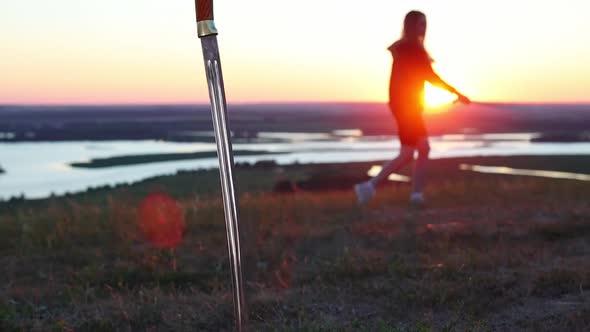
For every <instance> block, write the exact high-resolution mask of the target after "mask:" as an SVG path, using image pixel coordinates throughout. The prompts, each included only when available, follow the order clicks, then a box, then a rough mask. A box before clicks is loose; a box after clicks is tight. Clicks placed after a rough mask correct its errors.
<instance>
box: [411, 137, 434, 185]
mask: <svg viewBox="0 0 590 332" xmlns="http://www.w3.org/2000/svg"><path fill="white" fill-rule="evenodd" d="M416 150H418V158H416V162H415V164H414V175H413V181H412V183H413V184H412V193H422V191H423V190H424V182H425V181H426V165H427V164H428V155H429V153H430V144H429V143H428V137H424V138H421V139H420V140H419V141H418V144H416Z"/></svg>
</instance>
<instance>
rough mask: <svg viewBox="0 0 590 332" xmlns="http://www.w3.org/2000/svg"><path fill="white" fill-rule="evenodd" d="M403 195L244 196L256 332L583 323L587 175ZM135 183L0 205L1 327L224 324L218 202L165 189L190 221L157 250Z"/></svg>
mask: <svg viewBox="0 0 590 332" xmlns="http://www.w3.org/2000/svg"><path fill="white" fill-rule="evenodd" d="M350 167H351V168H352V169H356V168H357V167H358V166H350ZM292 171H293V172H294V173H296V172H300V170H295V169H293V170H292ZM249 172H250V173H249ZM258 172H259V171H258V170H242V171H241V173H240V176H241V177H242V178H248V179H251V181H252V182H253V185H254V186H255V185H256V184H259V183H260V181H257V180H258V179H260V176H261V174H260V173H258ZM297 174H300V173H297ZM182 176H184V177H186V178H185V179H184V180H186V181H189V180H191V179H190V178H191V177H193V179H192V180H191V181H193V182H191V183H195V182H198V181H199V180H200V179H205V178H206V177H207V176H208V177H213V179H216V176H217V175H216V174H215V173H214V172H209V173H207V174H202V173H198V174H192V175H191V174H185V175H182ZM283 176H285V174H283ZM163 181H165V179H164V180H163ZM170 181H178V179H175V180H174V179H172V180H170ZM211 181H213V182H214V180H211ZM242 181H245V180H242ZM265 181H267V180H265ZM265 183H267V184H269V185H270V183H271V182H270V181H267V182H265ZM155 187H158V188H161V187H165V183H164V184H162V183H158V184H157V185H155ZM133 188H139V189H136V190H135V191H134V190H133ZM179 190H182V189H179ZM408 190H409V188H408V187H407V186H405V185H397V186H393V185H392V186H388V187H385V188H383V189H382V190H381V191H380V192H379V195H378V197H377V198H376V199H375V200H374V201H373V202H371V204H370V206H368V207H366V208H358V207H356V206H355V204H354V197H353V194H352V192H351V191H337V192H318V193H297V194H294V195H283V196H280V195H271V194H266V193H264V190H260V191H258V192H257V191H255V190H253V191H252V192H245V193H242V195H241V197H240V210H241V218H242V230H243V231H244V236H243V244H244V255H245V257H244V261H245V267H246V269H245V274H246V280H247V291H248V299H249V305H250V307H249V311H250V318H251V324H252V327H253V330H263V331H301V330H304V331H334V330H338V331H486V330H511V331H528V330H541V331H560V330H563V331H576V330H578V331H585V330H588V329H590V320H589V319H588V317H590V295H589V292H590V220H589V219H590V204H589V203H588V199H587V197H590V188H589V186H588V185H587V184H584V183H578V182H573V181H553V180H543V179H533V178H520V177H501V176H490V175H475V174H470V175H467V174H465V175H463V176H461V177H458V176H457V175H456V174H455V175H451V176H438V175H437V173H436V172H434V176H433V181H432V183H431V185H430V186H429V188H428V192H427V197H428V198H429V201H430V202H431V203H430V205H429V206H428V208H426V209H423V210H408V209H407V207H406V199H407V195H408ZM147 191H148V190H147V189H146V188H145V187H142V185H138V186H135V187H131V188H127V189H124V190H112V191H106V192H105V193H97V194H96V195H94V196H92V197H91V198H89V197H88V196H84V195H82V196H73V197H66V198H55V199H52V200H48V201H45V202H17V203H14V202H13V203H10V204H13V205H12V206H10V208H8V206H6V205H5V206H3V207H2V211H3V212H2V213H0V234H1V236H2V241H0V265H1V266H2V267H3V268H2V273H1V274H0V284H1V285H2V286H1V287H0V331H51V330H55V331H112V330H120V331H194V330H202V331H218V330H231V329H232V326H233V321H232V312H231V310H232V307H231V297H230V284H229V277H228V272H229V267H228V260H227V250H226V240H225V229H224V224H223V214H222V210H221V202H220V201H219V199H218V198H216V197H214V196H211V195H200V196H199V197H198V198H196V196H195V193H192V192H187V193H186V194H184V193H183V194H175V195H174V196H175V197H176V198H177V199H178V201H179V204H180V205H181V206H182V207H183V209H184V211H185V216H186V221H187V224H188V231H187V233H186V234H185V238H184V241H183V242H182V243H181V245H180V246H179V247H178V248H176V249H175V250H158V249H155V248H152V247H151V246H150V245H149V244H147V243H145V242H144V240H143V239H142V237H141V236H140V234H139V230H138V227H137V211H136V208H135V207H136V206H138V203H139V201H140V199H141V194H138V193H143V192H147ZM5 204H9V203H5Z"/></svg>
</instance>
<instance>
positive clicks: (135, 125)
mask: <svg viewBox="0 0 590 332" xmlns="http://www.w3.org/2000/svg"><path fill="white" fill-rule="evenodd" d="M449 110H450V111H448V112H441V113H436V114H428V116H427V122H428V127H429V130H430V132H431V134H433V135H441V134H460V133H466V132H467V133H474V132H477V133H490V132H541V133H548V134H550V135H549V136H547V138H546V139H548V140H553V139H556V140H559V141H563V140H566V141H567V140H570V141H571V140H578V139H582V137H586V136H584V132H587V131H588V126H587V123H588V122H590V105H585V104H580V105H575V104H562V105H559V104H556V105H552V104H501V103H475V104H472V105H470V106H456V107H452V108H449ZM229 122H230V128H231V129H232V131H233V132H234V138H235V139H236V140H240V139H241V140H247V139H249V138H252V137H256V134H257V133H258V132H307V133H310V132H311V133H316V132H317V133H330V132H332V131H333V130H341V129H360V130H362V132H363V133H364V134H365V135H392V134H395V133H396V132H397V129H396V126H395V123H394V121H393V117H392V115H391V111H390V110H389V109H388V107H387V105H386V104H385V103H324V104H260V105H256V104H243V105H229ZM212 131H213V127H212V121H211V114H210V108H209V106H208V105H153V106H85V107H82V106H1V105H0V142H2V141H4V142H22V141H76V140H78V141H79V140H144V139H155V140H170V141H212V140H213V136H212V135H203V133H207V132H212Z"/></svg>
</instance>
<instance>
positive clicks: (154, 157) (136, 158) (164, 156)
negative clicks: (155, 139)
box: [69, 150, 280, 168]
mask: <svg viewBox="0 0 590 332" xmlns="http://www.w3.org/2000/svg"><path fill="white" fill-rule="evenodd" d="M233 154H234V156H254V155H276V154H280V153H279V152H269V151H254V150H236V151H233ZM201 158H217V152H216V151H204V152H190V153H158V154H142V155H128V156H118V157H110V158H96V159H92V160H90V161H87V162H74V163H70V164H69V166H71V167H77V168H108V167H116V166H130V165H141V164H150V163H157V162H164V161H179V160H187V159H201Z"/></svg>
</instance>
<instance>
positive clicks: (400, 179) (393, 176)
mask: <svg viewBox="0 0 590 332" xmlns="http://www.w3.org/2000/svg"><path fill="white" fill-rule="evenodd" d="M382 168H383V167H381V166H378V165H373V166H371V169H369V171H368V172H367V175H369V176H371V177H375V176H377V174H379V172H381V169H382ZM387 179H388V180H389V181H398V182H410V178H409V177H407V176H405V175H401V174H396V173H391V174H390V175H389V176H388V177H387Z"/></svg>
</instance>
